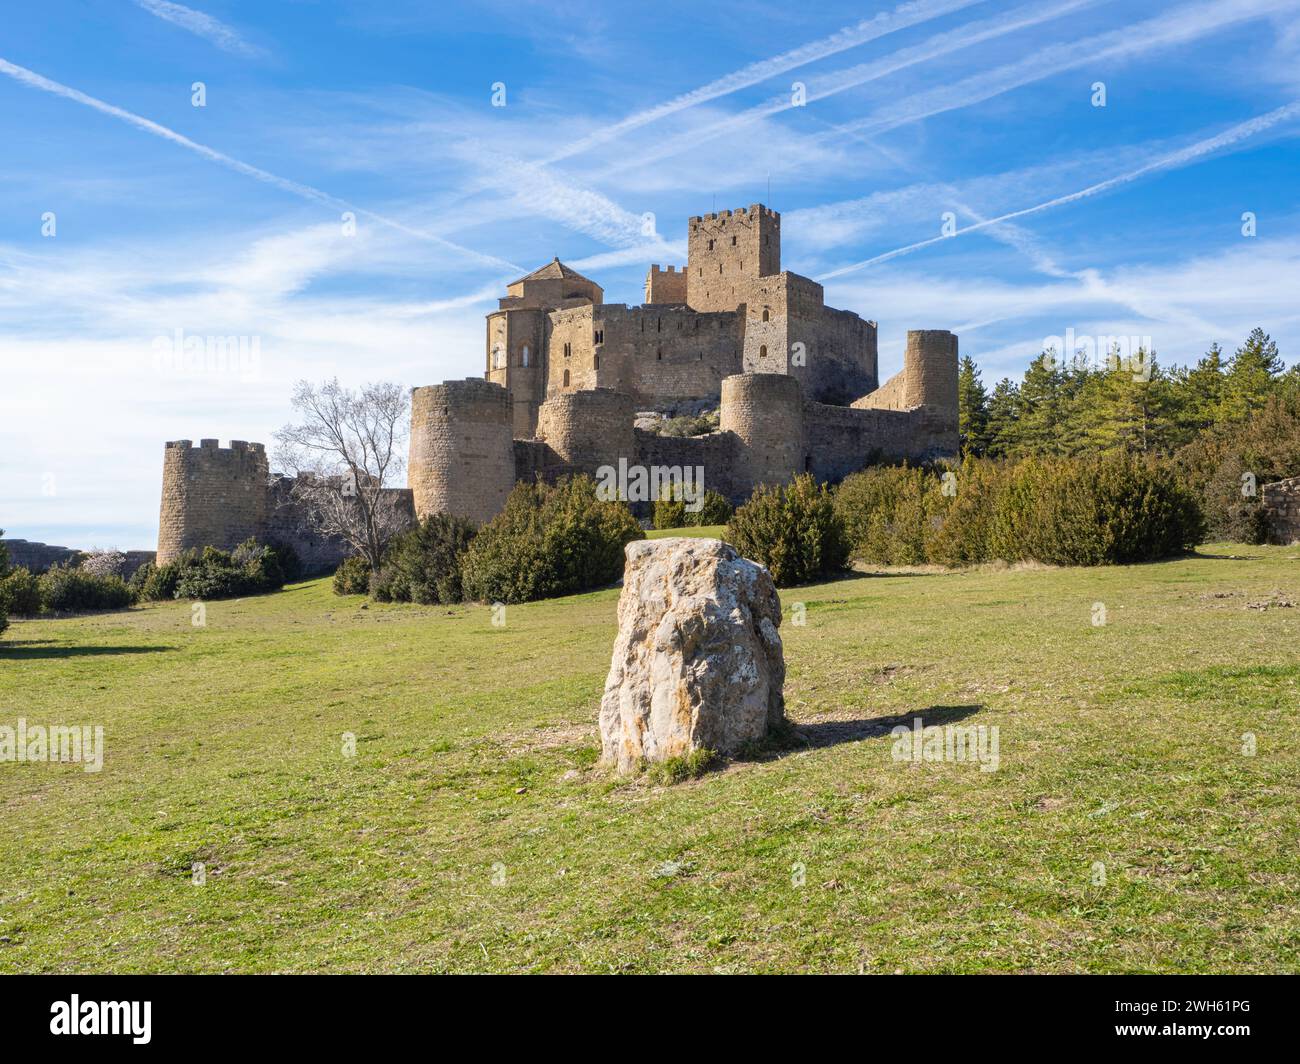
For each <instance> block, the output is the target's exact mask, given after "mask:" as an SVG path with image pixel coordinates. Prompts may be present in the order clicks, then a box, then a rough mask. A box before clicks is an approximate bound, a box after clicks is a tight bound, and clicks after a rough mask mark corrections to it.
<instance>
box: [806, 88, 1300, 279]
mask: <svg viewBox="0 0 1300 1064" xmlns="http://www.w3.org/2000/svg"><path fill="white" fill-rule="evenodd" d="M1297 115H1300V100H1293V101H1292V102H1291V103H1288V104H1284V105H1283V106H1281V107H1278V108H1276V109H1274V110H1272V111H1269V112H1267V113H1266V114H1262V115H1257V116H1256V117H1254V118H1251V119H1248V120H1246V121H1245V122H1239V123H1238V124H1237V125H1235V126H1232V127H1231V128H1229V129H1226V130H1224V131H1223V132H1222V133H1219V134H1216V135H1215V136H1213V137H1207V138H1205V139H1204V140H1200V141H1197V142H1196V143H1195V144H1192V145H1189V146H1188V147H1186V148H1180V149H1179V150H1178V151H1174V152H1169V153H1168V154H1166V155H1163V156H1161V157H1160V158H1159V159H1157V160H1155V162H1151V163H1148V164H1147V165H1146V166H1140V167H1138V168H1137V169H1136V170H1130V171H1128V172H1127V173H1124V174H1119V175H1117V176H1115V177H1111V178H1107V179H1106V180H1105V181H1098V182H1097V183H1096V184H1095V185H1089V186H1088V187H1087V188H1082V189H1079V190H1078V191H1077V192H1069V193H1067V194H1065V195H1064V196H1056V197H1055V198H1053V199H1050V200H1046V201H1044V202H1043V203H1036V204H1034V206H1032V207H1023V208H1021V209H1020V210H1017V211H1011V212H1009V213H1007V214H1002V215H999V216H998V217H996V218H986V219H984V220H983V221H980V222H976V223H975V224H974V225H968V226H965V227H964V228H961V229H957V230H956V231H955V232H954V233H953V234H952V235H951V236H935V237H931V238H930V239H928V240H919V241H917V242H916V243H915V244H908V245H907V246H906V247H901V248H895V249H894V250H893V251H886V252H884V253H883V254H880V255H875V256H873V257H872V258H869V259H863V260H862V261H861V262H855V263H853V264H852V265H851V266H841V267H840V268H839V269H838V270H832V271H831V272H830V273H826V274H823V275H822V276H821V277H819V278H818V280H819V281H827V280H830V279H831V278H833V277H842V276H843V275H844V274H846V273H854V272H856V271H857V270H861V269H865V268H866V267H868V266H874V265H875V264H876V263H879V262H887V261H889V260H890V259H895V258H898V257H899V256H900V255H908V254H911V253H912V252H913V251H919V250H920V249H921V248H927V247H930V246H931V245H932V244H938V243H941V242H942V241H944V240H952V239H953V237H957V236H963V235H965V234H966V233H974V232H976V231H978V230H980V229H986V228H988V227H989V226H994V225H1000V224H1002V223H1004V222H1009V221H1012V220H1013V219H1016V218H1023V217H1025V216H1026V215H1029V214H1037V213H1038V212H1039V211H1045V210H1048V209H1050V208H1052V207H1059V206H1061V205H1063V204H1066V203H1074V202H1075V201H1077V200H1081V199H1085V198H1087V197H1088V196H1095V195H1096V194H1097V193H1099V192H1106V191H1108V190H1110V189H1112V188H1115V187H1116V186H1118V185H1125V184H1128V183H1129V182H1130V181H1136V180H1137V179H1138V178H1140V177H1145V176H1146V175H1147V174H1151V173H1156V172H1158V171H1161V170H1170V169H1173V168H1174V167H1178V166H1183V165H1185V164H1187V163H1190V162H1193V161H1195V160H1196V159H1199V158H1201V157H1202V156H1204V155H1208V154H1210V153H1211V152H1214V151H1217V150H1218V149H1220V148H1225V147H1228V146H1230V145H1232V144H1236V143H1237V142H1238V141H1242V140H1245V139H1247V138H1248V137H1253V136H1255V134H1257V133H1262V132H1264V131H1265V130H1267V129H1270V128H1272V127H1273V126H1275V125H1277V124H1278V123H1279V122H1285V121H1286V120H1287V119H1288V118H1294V117H1295V116H1297Z"/></svg>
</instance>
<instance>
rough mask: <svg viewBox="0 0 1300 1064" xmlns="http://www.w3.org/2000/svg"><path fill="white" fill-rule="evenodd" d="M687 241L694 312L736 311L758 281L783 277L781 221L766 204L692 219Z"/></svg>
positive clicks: (689, 293) (689, 297)
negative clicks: (762, 278) (777, 275)
mask: <svg viewBox="0 0 1300 1064" xmlns="http://www.w3.org/2000/svg"><path fill="white" fill-rule="evenodd" d="M686 236H687V264H686V302H687V304H688V305H689V306H690V307H691V308H692V309H693V310H699V311H715V310H735V309H736V308H737V307H738V306H739V305H740V304H741V303H744V302H745V301H746V300H747V299H748V298H749V291H750V289H751V286H752V285H753V283H754V281H755V280H757V279H758V278H759V277H770V276H771V275H772V274H776V273H780V272H781V216H780V215H779V214H777V213H776V211H774V210H771V209H770V208H768V207H764V206H763V205H762V204H761V203H755V204H753V205H751V206H749V207H742V208H741V209H740V210H737V211H719V212H717V213H716V214H705V215H700V216H697V217H693V218H691V220H690V222H689V223H688V229H687V234H686Z"/></svg>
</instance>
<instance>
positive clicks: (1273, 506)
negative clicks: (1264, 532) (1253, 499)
mask: <svg viewBox="0 0 1300 1064" xmlns="http://www.w3.org/2000/svg"><path fill="white" fill-rule="evenodd" d="M1259 494H1260V505H1262V506H1263V507H1264V509H1265V511H1266V512H1267V513H1268V518H1269V526H1270V531H1271V533H1272V539H1273V542H1274V543H1294V542H1296V541H1297V540H1300V477H1291V478H1290V479H1289V480H1278V481H1275V482H1274V483H1272V484H1265V485H1264V486H1263V487H1262V488H1260V489H1259Z"/></svg>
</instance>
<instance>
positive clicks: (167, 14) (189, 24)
mask: <svg viewBox="0 0 1300 1064" xmlns="http://www.w3.org/2000/svg"><path fill="white" fill-rule="evenodd" d="M135 2H136V4H137V5H138V6H139V7H142V8H144V10H146V11H148V12H149V14H151V15H156V16H158V18H160V19H163V20H164V21H166V22H170V23H171V24H172V25H174V26H179V27H180V28H181V29H183V30H186V31H188V32H189V33H193V34H194V35H195V36H198V37H202V38H203V39H204V40H207V41H211V42H212V43H213V44H215V45H216V46H217V47H218V48H221V49H222V50H224V51H227V52H233V53H234V54H236V55H243V56H257V55H261V54H262V50H261V49H260V48H257V47H255V46H254V45H251V44H249V43H248V41H246V40H244V38H243V37H241V36H240V35H239V33H238V32H236V31H235V30H234V29H232V28H231V27H230V26H227V25H226V24H225V23H224V22H221V21H219V20H217V19H215V18H213V17H212V16H211V15H205V14H204V13H203V12H202V11H196V10H194V9H193V8H191V7H185V6H184V5H182V4H173V3H171V2H170V0H135Z"/></svg>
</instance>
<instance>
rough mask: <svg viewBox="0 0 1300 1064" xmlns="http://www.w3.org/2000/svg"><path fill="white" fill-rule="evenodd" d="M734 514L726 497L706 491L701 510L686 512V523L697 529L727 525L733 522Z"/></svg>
mask: <svg viewBox="0 0 1300 1064" xmlns="http://www.w3.org/2000/svg"><path fill="white" fill-rule="evenodd" d="M733 512H734V511H733V509H732V506H731V503H729V502H728V501H727V497H726V496H725V495H721V494H719V493H718V492H716V491H706V492H705V493H704V501H703V502H702V503H701V504H700V508H699V510H698V511H696V512H695V513H691V512H690V511H689V510H687V511H686V523H687V524H688V525H693V526H695V527H697V528H698V527H702V526H704V525H725V524H726V523H727V522H728V521H730V520H731V515H732V513H733Z"/></svg>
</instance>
